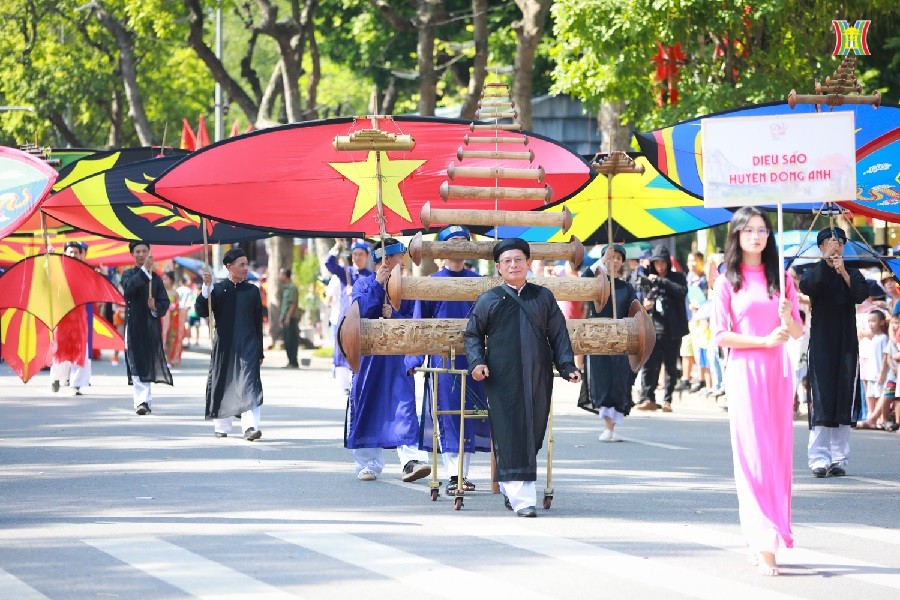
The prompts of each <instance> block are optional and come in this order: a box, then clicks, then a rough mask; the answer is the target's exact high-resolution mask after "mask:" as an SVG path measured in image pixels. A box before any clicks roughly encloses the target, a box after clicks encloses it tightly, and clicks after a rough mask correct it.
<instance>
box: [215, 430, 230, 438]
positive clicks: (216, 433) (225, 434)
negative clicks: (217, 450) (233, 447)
mask: <svg viewBox="0 0 900 600" xmlns="http://www.w3.org/2000/svg"><path fill="white" fill-rule="evenodd" d="M213 435H214V436H216V437H217V438H223V437H228V434H227V433H222V432H221V431H214V432H213Z"/></svg>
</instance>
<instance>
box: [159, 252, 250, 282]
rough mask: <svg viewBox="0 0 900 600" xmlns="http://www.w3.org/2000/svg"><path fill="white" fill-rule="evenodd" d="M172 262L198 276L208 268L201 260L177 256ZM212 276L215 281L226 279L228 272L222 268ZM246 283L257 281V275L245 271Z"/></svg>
mask: <svg viewBox="0 0 900 600" xmlns="http://www.w3.org/2000/svg"><path fill="white" fill-rule="evenodd" d="M172 262H174V263H175V264H176V265H178V266H180V267H183V268H185V269H187V270H188V271H191V272H193V273H197V274H198V275H199V274H200V272H201V271H202V270H203V269H206V268H209V265H207V264H206V263H205V262H203V261H202V260H197V259H196V258H190V257H187V256H177V257H175V258H173V259H172ZM213 276H214V277H215V278H216V279H225V278H226V277H228V270H227V269H225V268H224V267H222V268H221V269H219V270H218V271H216V272H215V273H213ZM247 281H259V275H257V274H256V273H254V272H253V271H247Z"/></svg>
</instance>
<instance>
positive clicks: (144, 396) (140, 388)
mask: <svg viewBox="0 0 900 600" xmlns="http://www.w3.org/2000/svg"><path fill="white" fill-rule="evenodd" d="M131 382H132V384H134V409H135V410H137V407H138V406H140V405H141V404H146V405H147V406H148V407H151V408H152V406H151V405H152V404H153V397H152V396H151V395H150V384H149V383H145V382H143V381H141V380H140V379H135V378H133V379H132V380H131Z"/></svg>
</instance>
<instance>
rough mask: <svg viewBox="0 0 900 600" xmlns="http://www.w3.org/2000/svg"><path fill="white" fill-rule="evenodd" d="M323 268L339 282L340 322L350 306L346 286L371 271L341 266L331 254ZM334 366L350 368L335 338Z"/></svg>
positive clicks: (369, 273) (351, 284) (366, 275)
mask: <svg viewBox="0 0 900 600" xmlns="http://www.w3.org/2000/svg"><path fill="white" fill-rule="evenodd" d="M325 268H326V269H328V272H329V273H331V274H332V275H334V276H335V277H337V278H338V280H339V281H340V282H341V293H340V295H339V296H338V302H339V305H338V306H339V308H338V320H337V322H338V323H340V322H341V321H342V320H343V319H344V315H346V314H347V309H348V308H350V296H349V295H348V294H347V289H348V286H349V287H350V289H352V288H353V285H354V284H355V283H356V282H357V281H359V280H360V279H361V278H363V277H368V276H369V275H371V274H372V271H370V270H368V269H357V268H356V267H354V266H350V267H342V266H341V265H339V264H338V257H337V256H335V255H333V254H329V255H328V259H326V260H325ZM378 316H381V313H379V315H378ZM334 366H335V367H347V368H348V369H349V368H350V365H349V364H347V359H346V358H344V353H343V352H341V345H340V344H338V341H337V340H334Z"/></svg>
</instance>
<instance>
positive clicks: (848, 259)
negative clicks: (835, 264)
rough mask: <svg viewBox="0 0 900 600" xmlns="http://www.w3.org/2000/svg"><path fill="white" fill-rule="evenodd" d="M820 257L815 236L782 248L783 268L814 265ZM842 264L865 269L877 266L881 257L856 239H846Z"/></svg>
mask: <svg viewBox="0 0 900 600" xmlns="http://www.w3.org/2000/svg"><path fill="white" fill-rule="evenodd" d="M821 258H822V251H821V250H819V246H818V245H817V244H816V240H815V237H814V238H813V239H812V240H809V241H807V242H805V243H804V244H802V245H801V244H795V245H791V246H785V248H784V264H785V268H788V267H793V269H794V270H795V271H797V272H801V271H805V270H806V269H808V268H810V267H813V266H815V264H816V263H817V262H819V260H820V259H821ZM843 258H844V264H845V265H846V266H847V267H848V268H852V269H867V268H869V267H877V266H880V265H881V264H882V261H883V259H885V258H888V257H882V256H880V255H879V254H877V253H876V252H875V251H874V250H872V249H871V248H869V247H868V246H866V245H865V244H863V243H860V242H856V241H848V242H847V243H846V244H844V253H843Z"/></svg>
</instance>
